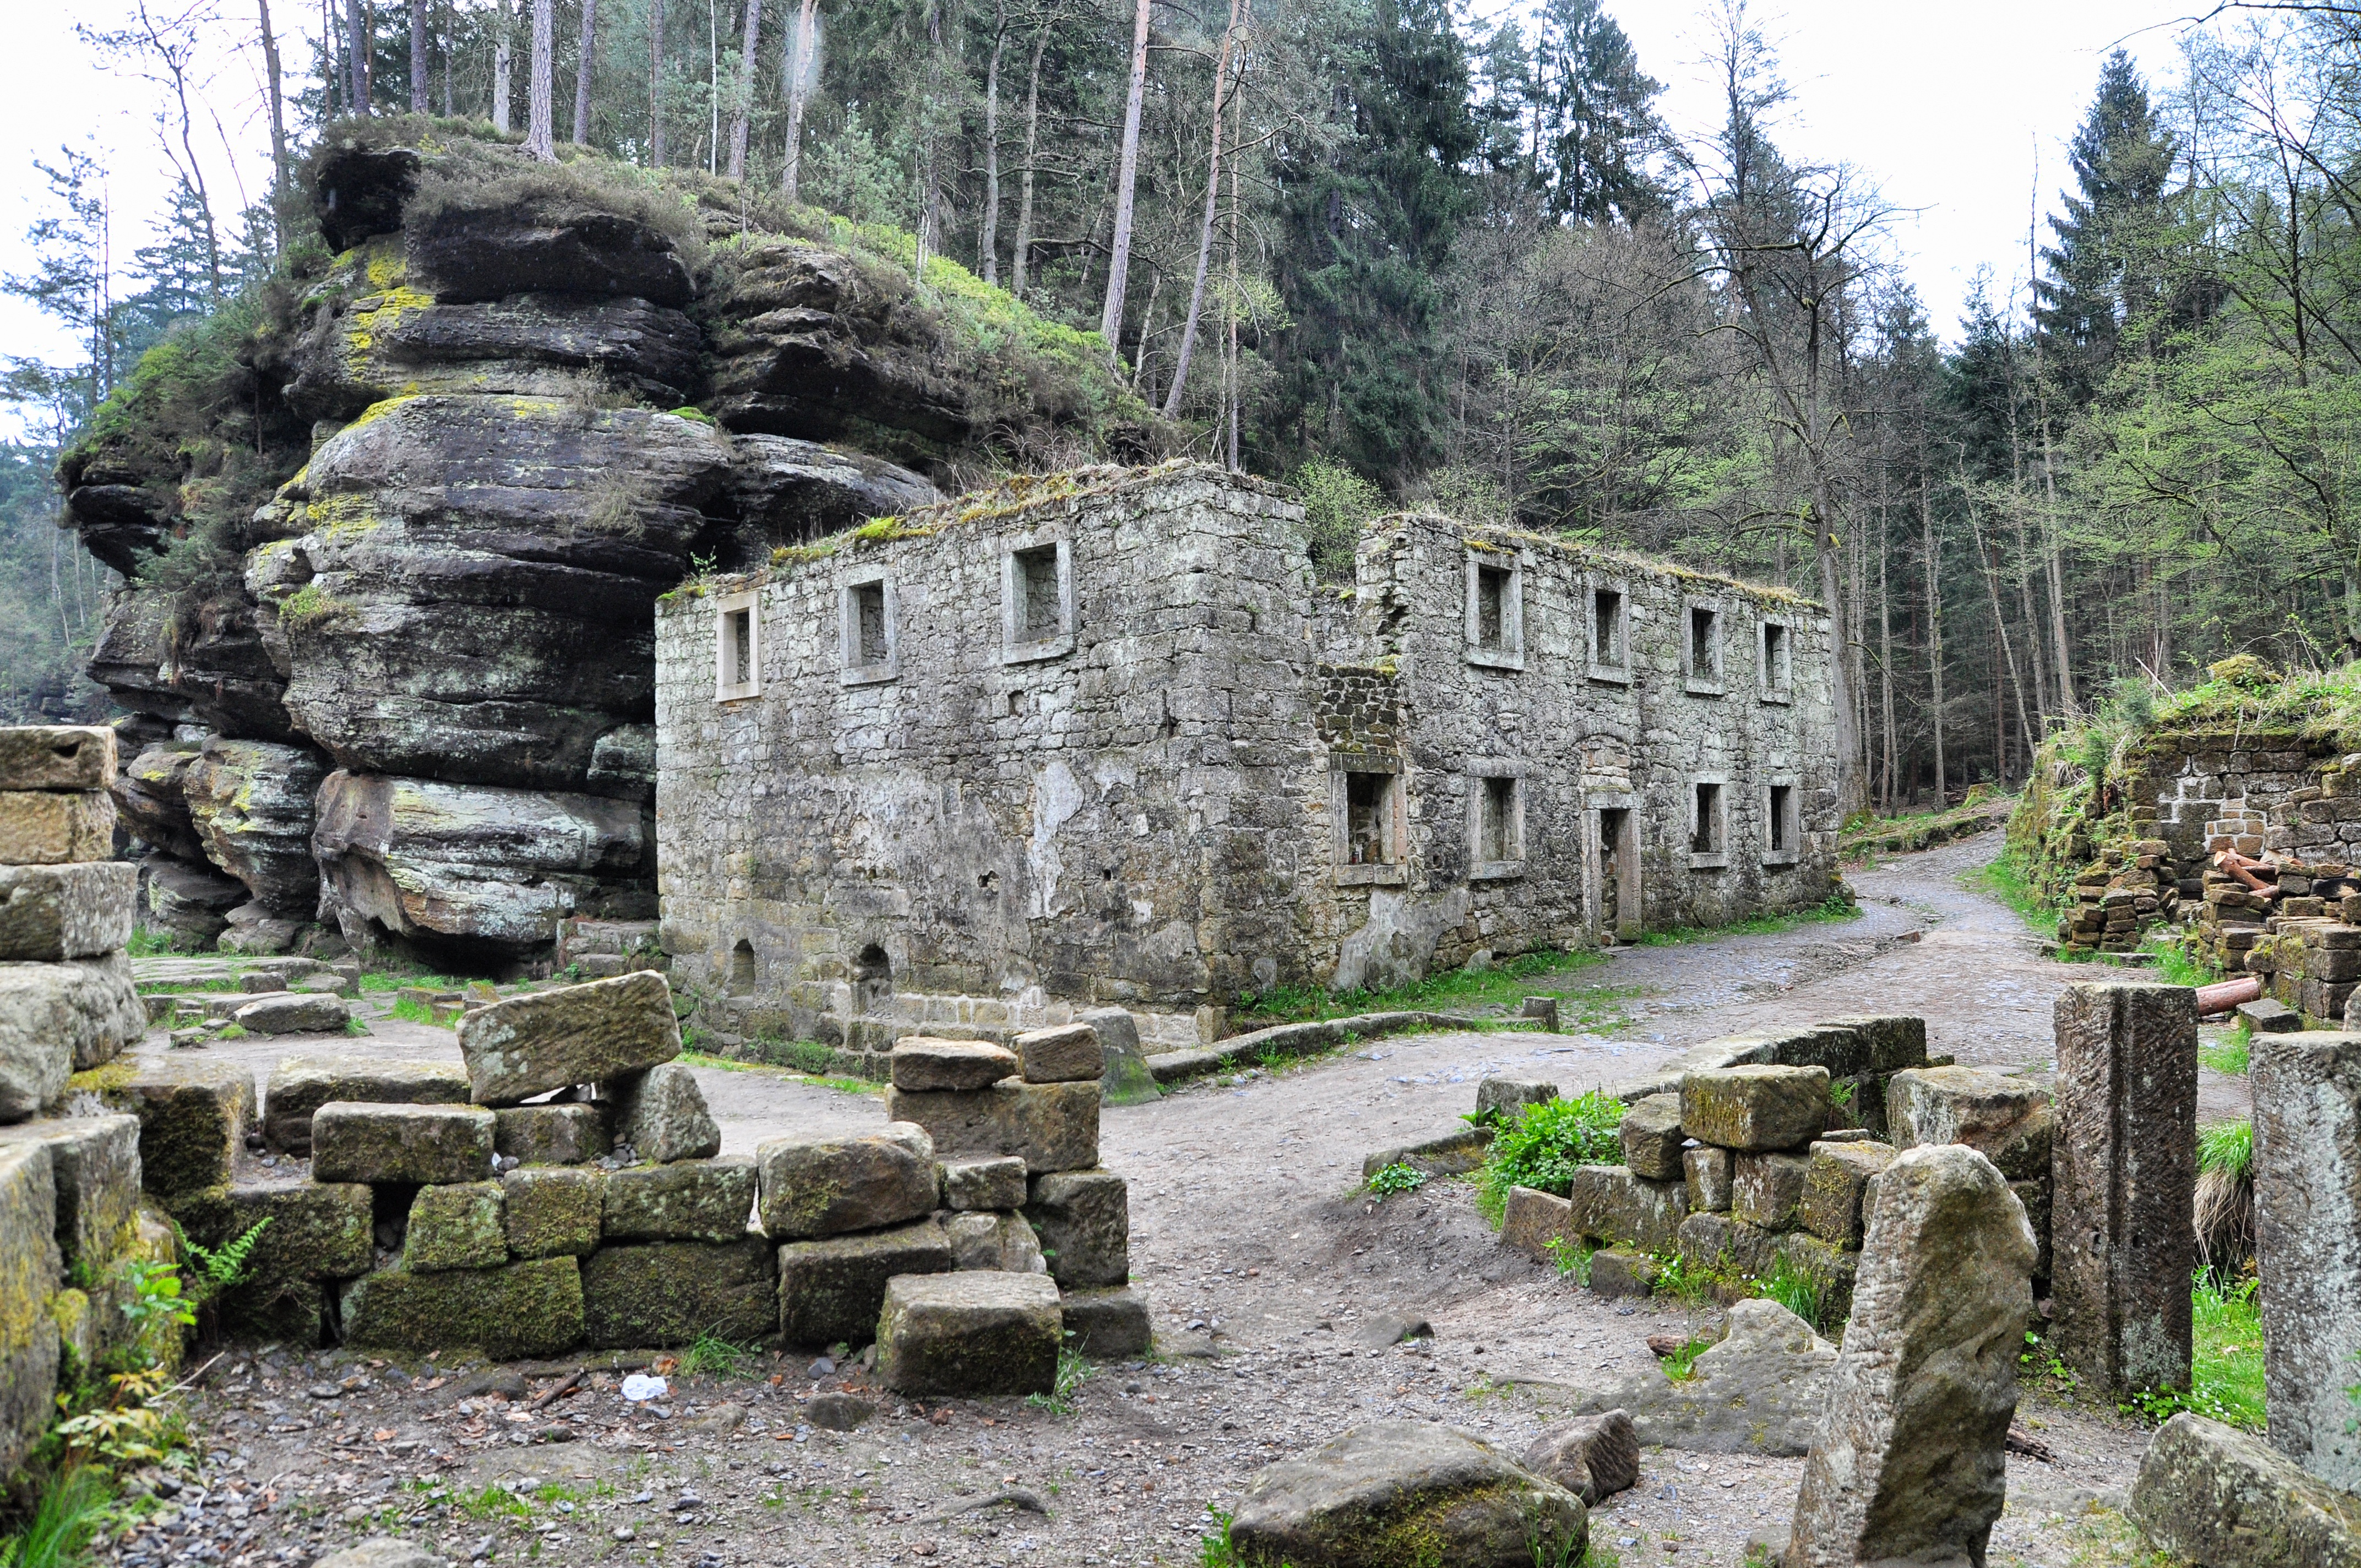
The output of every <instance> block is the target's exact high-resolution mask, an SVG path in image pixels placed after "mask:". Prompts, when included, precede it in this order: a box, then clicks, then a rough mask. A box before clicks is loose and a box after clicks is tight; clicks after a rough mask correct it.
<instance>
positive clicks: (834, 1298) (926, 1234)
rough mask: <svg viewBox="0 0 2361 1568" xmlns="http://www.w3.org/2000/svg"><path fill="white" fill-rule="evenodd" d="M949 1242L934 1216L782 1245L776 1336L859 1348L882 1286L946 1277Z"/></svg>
mask: <svg viewBox="0 0 2361 1568" xmlns="http://www.w3.org/2000/svg"><path fill="white" fill-rule="evenodd" d="M950 1267H951V1249H950V1239H949V1238H948V1237H946V1236H945V1235H944V1234H943V1228H942V1226H940V1225H939V1224H937V1223H935V1221H934V1218H933V1216H931V1215H929V1216H928V1218H926V1219H923V1220H920V1221H918V1222H917V1223H915V1224H908V1225H897V1226H895V1228H893V1229H892V1230H885V1231H866V1232H863V1233H862V1234H858V1235H850V1236H828V1237H824V1238H822V1239H820V1240H818V1241H808V1242H789V1243H787V1244H786V1245H784V1246H782V1247H780V1248H779V1330H780V1332H781V1334H782V1336H783V1337H784V1338H785V1341H786V1343H789V1344H791V1345H821V1346H825V1345H830V1344H835V1343H839V1342H842V1343H847V1344H855V1345H858V1344H865V1343H869V1341H870V1339H871V1337H872V1336H873V1335H874V1334H875V1333H876V1332H877V1314H878V1312H879V1311H880V1310H882V1309H883V1308H884V1303H885V1282H886V1281H887V1280H888V1279H891V1278H893V1277H895V1275H898V1274H947V1273H949V1272H950Z"/></svg>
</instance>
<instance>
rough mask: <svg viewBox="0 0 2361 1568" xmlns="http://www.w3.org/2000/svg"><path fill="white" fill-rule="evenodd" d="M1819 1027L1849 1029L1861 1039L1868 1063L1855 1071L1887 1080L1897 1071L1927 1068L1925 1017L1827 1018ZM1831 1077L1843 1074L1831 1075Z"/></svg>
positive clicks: (1897, 1015)
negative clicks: (1864, 1046)
mask: <svg viewBox="0 0 2361 1568" xmlns="http://www.w3.org/2000/svg"><path fill="white" fill-rule="evenodd" d="M1822 1026H1823V1027H1826V1028H1837V1029H1850V1030H1851V1031H1852V1032H1853V1033H1854V1034H1856V1035H1858V1036H1861V1041H1862V1043H1863V1044H1864V1045H1866V1046H1867V1047H1868V1048H1869V1060H1868V1062H1867V1063H1866V1065H1864V1066H1862V1067H1859V1068H1855V1069H1852V1070H1854V1071H1855V1072H1866V1073H1868V1074H1870V1075H1871V1076H1872V1077H1876V1078H1887V1077H1891V1076H1892V1075H1893V1074H1894V1073H1897V1072H1900V1071H1901V1070H1902V1069H1904V1068H1909V1067H1925V1066H1926V1065H1927V1020H1926V1019H1924V1018H1911V1017H1905V1016H1902V1015H1899V1014H1895V1015H1890V1016H1866V1015H1864V1016H1861V1017H1853V1018H1830V1019H1828V1021H1827V1022H1826V1023H1825V1024H1824V1025H1822ZM1832 1076H1842V1075H1841V1074H1832Z"/></svg>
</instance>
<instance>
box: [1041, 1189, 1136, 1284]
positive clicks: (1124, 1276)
mask: <svg viewBox="0 0 2361 1568" xmlns="http://www.w3.org/2000/svg"><path fill="white" fill-rule="evenodd" d="M1029 1198H1030V1201H1028V1202H1027V1204H1026V1205H1025V1218H1026V1219H1027V1221H1029V1222H1031V1223H1032V1226H1033V1228H1034V1229H1035V1230H1036V1231H1038V1232H1039V1233H1040V1236H1041V1251H1042V1255H1044V1256H1045V1257H1047V1258H1048V1259H1049V1277H1051V1278H1053V1279H1055V1280H1056V1281H1057V1282H1058V1283H1059V1284H1060V1285H1122V1284H1125V1283H1126V1282H1128V1281H1129V1280H1130V1278H1131V1194H1130V1189H1129V1187H1128V1185H1127V1184H1126V1182H1125V1181H1124V1179H1123V1178H1122V1177H1120V1176H1117V1175H1116V1174H1115V1172H1113V1171H1111V1170H1061V1171H1053V1172H1051V1173H1050V1174H1049V1175H1047V1176H1037V1177H1035V1178H1034V1179H1033V1190H1032V1192H1031V1193H1030V1195H1029Z"/></svg>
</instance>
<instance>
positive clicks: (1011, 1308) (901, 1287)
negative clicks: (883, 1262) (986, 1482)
mask: <svg viewBox="0 0 2361 1568" xmlns="http://www.w3.org/2000/svg"><path fill="white" fill-rule="evenodd" d="M1095 1088H1096V1084H1095V1082H1094V1083H1093V1089H1095ZM1061 1330H1062V1323H1061V1320H1060V1313H1059V1303H1058V1288H1057V1286H1055V1285H1054V1284H1052V1283H1050V1282H1049V1280H1048V1279H1047V1278H1044V1277H1042V1276H1040V1275H1038V1274H996V1273H986V1272H983V1271H981V1270H966V1271H962V1272H961V1273H957V1274H931V1275H928V1274H906V1275H902V1276H900V1277H896V1278H895V1279H892V1280H889V1281H888V1282H887V1283H886V1286H885V1300H884V1307H883V1308H882V1310H880V1312H879V1314H878V1319H877V1376H878V1379H879V1381H881V1382H883V1383H884V1385H885V1386H886V1387H889V1388H894V1389H897V1390H899V1391H900V1392H902V1393H905V1394H934V1395H942V1394H956V1395H967V1396H977V1395H993V1394H1047V1393H1049V1392H1051V1391H1052V1390H1054V1389H1055V1388H1056V1387H1057V1386H1058V1345H1059V1341H1060V1332H1061Z"/></svg>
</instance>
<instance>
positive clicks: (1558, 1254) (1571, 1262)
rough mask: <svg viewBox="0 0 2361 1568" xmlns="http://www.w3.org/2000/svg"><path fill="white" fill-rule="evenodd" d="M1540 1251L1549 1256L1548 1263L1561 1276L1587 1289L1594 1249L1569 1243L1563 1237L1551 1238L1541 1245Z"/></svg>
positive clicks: (1595, 1250) (1595, 1252)
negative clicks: (1555, 1267) (1553, 1266)
mask: <svg viewBox="0 0 2361 1568" xmlns="http://www.w3.org/2000/svg"><path fill="white" fill-rule="evenodd" d="M1542 1250H1543V1252H1546V1253H1548V1254H1549V1255H1550V1262H1551V1263H1553V1264H1554V1265H1556V1266H1557V1271H1558V1273H1559V1274H1560V1275H1561V1276H1563V1277H1570V1278H1572V1279H1573V1281H1574V1282H1575V1283H1576V1285H1579V1286H1581V1287H1583V1288H1585V1289H1588V1288H1589V1287H1590V1260H1591V1258H1592V1257H1593V1256H1594V1255H1596V1254H1597V1252H1598V1249H1597V1248H1596V1247H1590V1246H1585V1245H1582V1244H1581V1243H1580V1242H1569V1241H1567V1240H1566V1239H1565V1237H1564V1236H1552V1237H1550V1239H1549V1240H1547V1241H1545V1242H1543V1244H1542Z"/></svg>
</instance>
